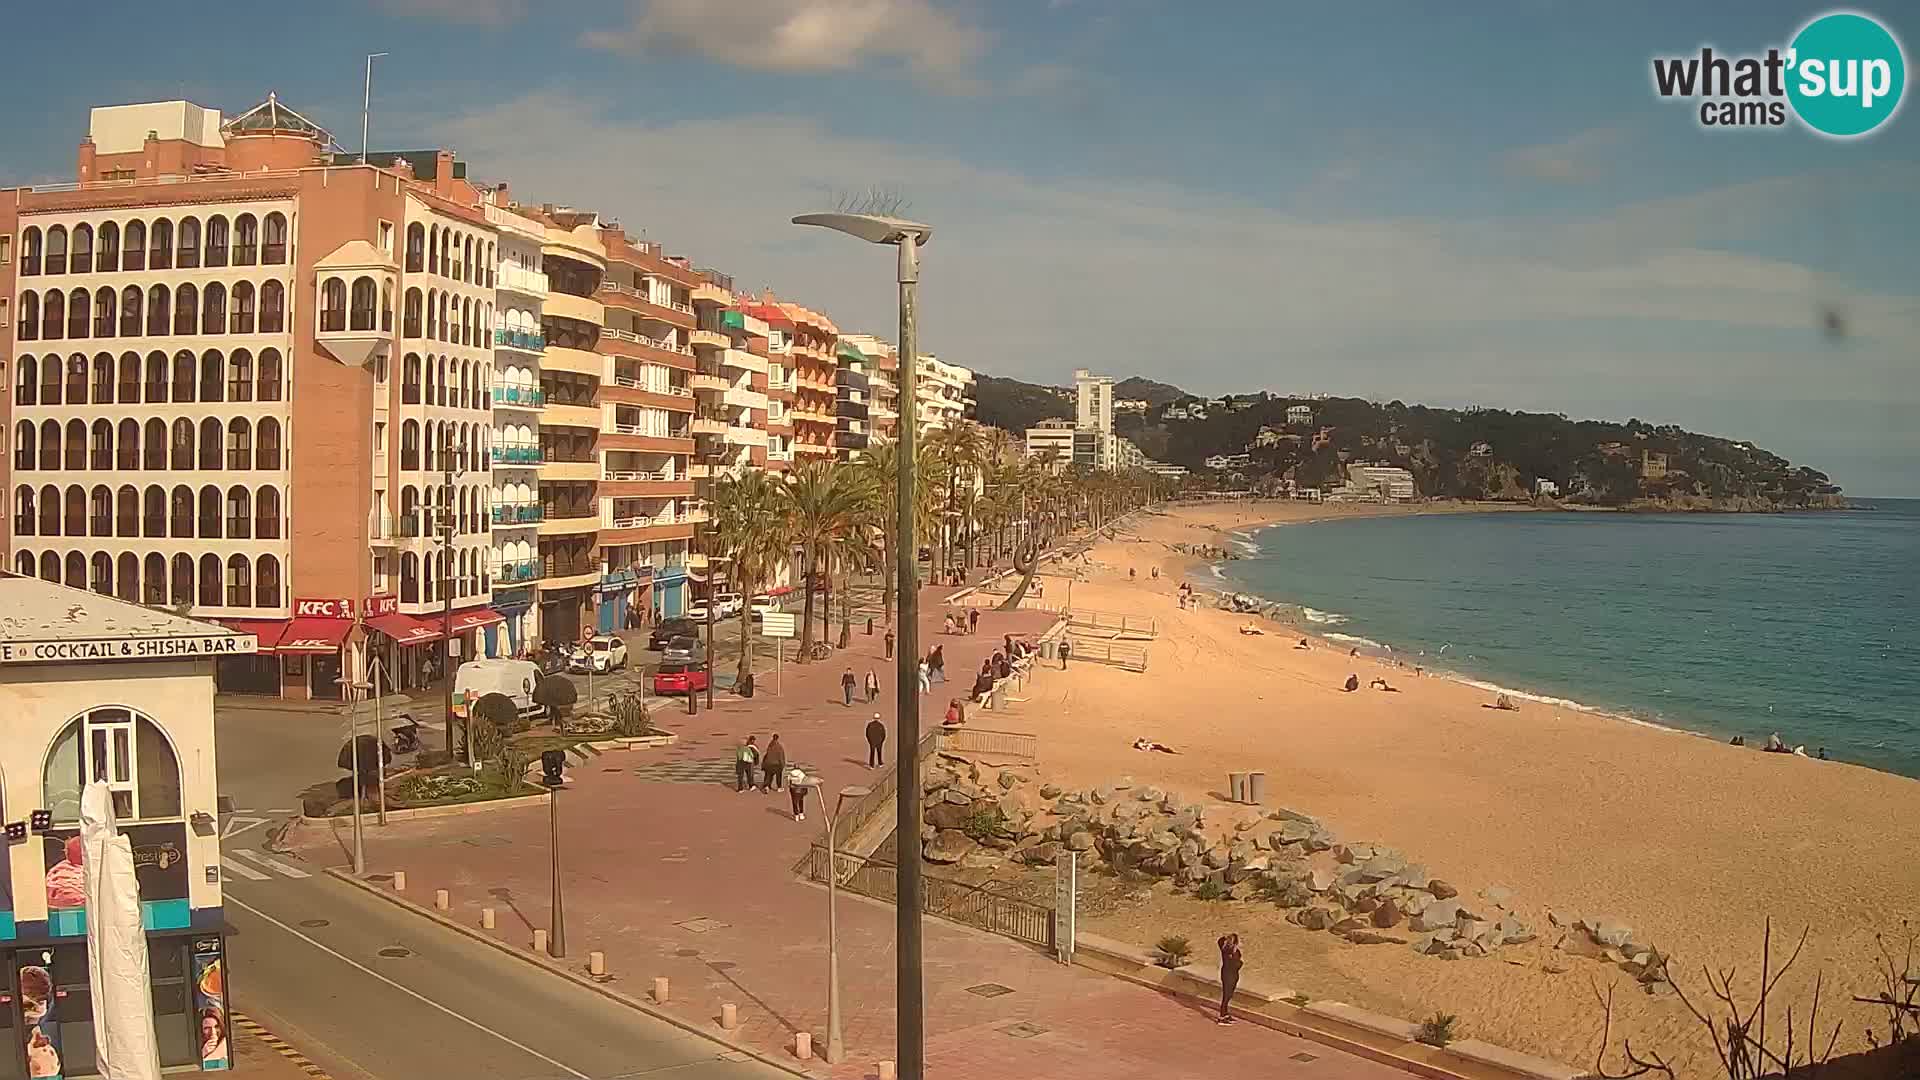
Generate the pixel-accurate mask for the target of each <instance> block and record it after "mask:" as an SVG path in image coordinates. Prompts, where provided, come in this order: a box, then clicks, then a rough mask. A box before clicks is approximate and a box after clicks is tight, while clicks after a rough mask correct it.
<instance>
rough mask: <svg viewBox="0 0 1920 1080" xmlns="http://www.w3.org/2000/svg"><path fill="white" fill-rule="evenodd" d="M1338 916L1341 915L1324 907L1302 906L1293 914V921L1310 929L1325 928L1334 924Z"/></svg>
mask: <svg viewBox="0 0 1920 1080" xmlns="http://www.w3.org/2000/svg"><path fill="white" fill-rule="evenodd" d="M1338 918H1339V916H1337V915H1336V914H1334V913H1333V912H1332V911H1329V910H1327V909H1326V908H1323V907H1305V908H1301V909H1300V910H1299V911H1297V912H1295V913H1294V915H1293V921H1294V922H1296V923H1298V924H1300V925H1301V926H1304V927H1306V928H1307V929H1308V930H1325V929H1326V928H1327V927H1329V926H1332V925H1333V924H1334V922H1335V921H1336V920H1337V919H1338Z"/></svg>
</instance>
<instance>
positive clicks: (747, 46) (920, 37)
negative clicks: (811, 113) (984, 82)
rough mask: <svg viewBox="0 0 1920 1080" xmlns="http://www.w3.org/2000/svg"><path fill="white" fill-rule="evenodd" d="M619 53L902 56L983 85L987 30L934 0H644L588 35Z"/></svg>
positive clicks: (781, 59) (924, 75)
mask: <svg viewBox="0 0 1920 1080" xmlns="http://www.w3.org/2000/svg"><path fill="white" fill-rule="evenodd" d="M585 40H586V43H587V44H589V45H592V46H594V47H596V48H602V49H609V50H613V51H616V52H633V53H639V52H645V51H649V50H661V49H688V50H692V51H694V52H698V53H701V54H702V55H705V56H707V57H709V58H711V59H714V60H718V61H720V62H721V63H725V64H731V65H733V66H735V67H743V68H752V69H757V70H764V71H786V72H824V71H846V70H851V69H854V68H857V67H860V66H861V65H862V64H864V63H866V62H867V61H869V60H879V61H884V62H897V63H899V64H901V65H903V66H904V67H905V68H906V69H907V70H908V71H910V72H912V73H913V74H914V75H915V76H917V77H919V78H921V79H923V80H925V81H927V82H929V83H932V84H935V85H937V86H941V87H943V88H948V89H973V88H975V87H976V86H977V84H976V83H975V82H974V80H973V79H972V77H971V76H970V74H969V71H970V69H971V68H972V66H973V63H974V61H975V60H976V59H978V58H979V56H980V54H981V52H982V51H983V50H984V49H985V48H986V44H987V37H986V34H985V32H984V31H982V30H980V29H978V28H977V27H974V26H972V25H969V24H968V23H966V22H964V21H962V20H961V19H960V18H958V17H957V16H956V15H954V14H953V13H952V12H950V11H948V10H946V9H944V8H942V7H938V6H936V5H935V4H934V3H932V2H931V0H726V2H725V3H718V4H716V3H713V2H710V0H634V2H633V15H632V20H631V22H630V23H629V25H627V26H626V27H624V28H622V29H619V30H595V31H590V32H588V33H587V35H586V37H585Z"/></svg>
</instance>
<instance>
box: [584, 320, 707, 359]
mask: <svg viewBox="0 0 1920 1080" xmlns="http://www.w3.org/2000/svg"><path fill="white" fill-rule="evenodd" d="M600 336H601V337H610V338H614V339H615V340H618V341H631V342H633V343H634V344H636V345H650V346H652V347H653V348H656V349H659V350H661V351H663V352H670V353H679V354H680V355H681V356H692V355H693V350H692V349H690V348H688V347H687V346H685V345H680V344H677V343H676V342H675V341H674V340H673V339H672V338H654V337H648V336H647V335H645V334H636V333H634V332H633V331H631V330H620V329H617V328H615V327H611V326H608V327H603V328H602V329H601V331H600Z"/></svg>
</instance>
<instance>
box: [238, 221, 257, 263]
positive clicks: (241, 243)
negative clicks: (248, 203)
mask: <svg viewBox="0 0 1920 1080" xmlns="http://www.w3.org/2000/svg"><path fill="white" fill-rule="evenodd" d="M258 261H260V223H259V222H258V221H256V220H255V219H254V216H253V215H252V214H241V215H240V216H239V217H237V218H235V219H233V265H235V266H252V265H253V264H254V263H256V262H258Z"/></svg>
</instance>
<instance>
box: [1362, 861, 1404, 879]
mask: <svg viewBox="0 0 1920 1080" xmlns="http://www.w3.org/2000/svg"><path fill="white" fill-rule="evenodd" d="M1406 868H1407V864H1406V863H1405V862H1402V861H1401V860H1400V859H1397V858H1394V857H1393V856H1391V855H1375V856H1374V857H1373V858H1371V859H1368V860H1367V861H1366V862H1364V863H1362V864H1360V880H1361V881H1365V882H1375V881H1385V880H1387V879H1388V878H1390V877H1393V876H1394V875H1395V874H1398V873H1399V872H1400V871H1402V870H1405V869H1406Z"/></svg>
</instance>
